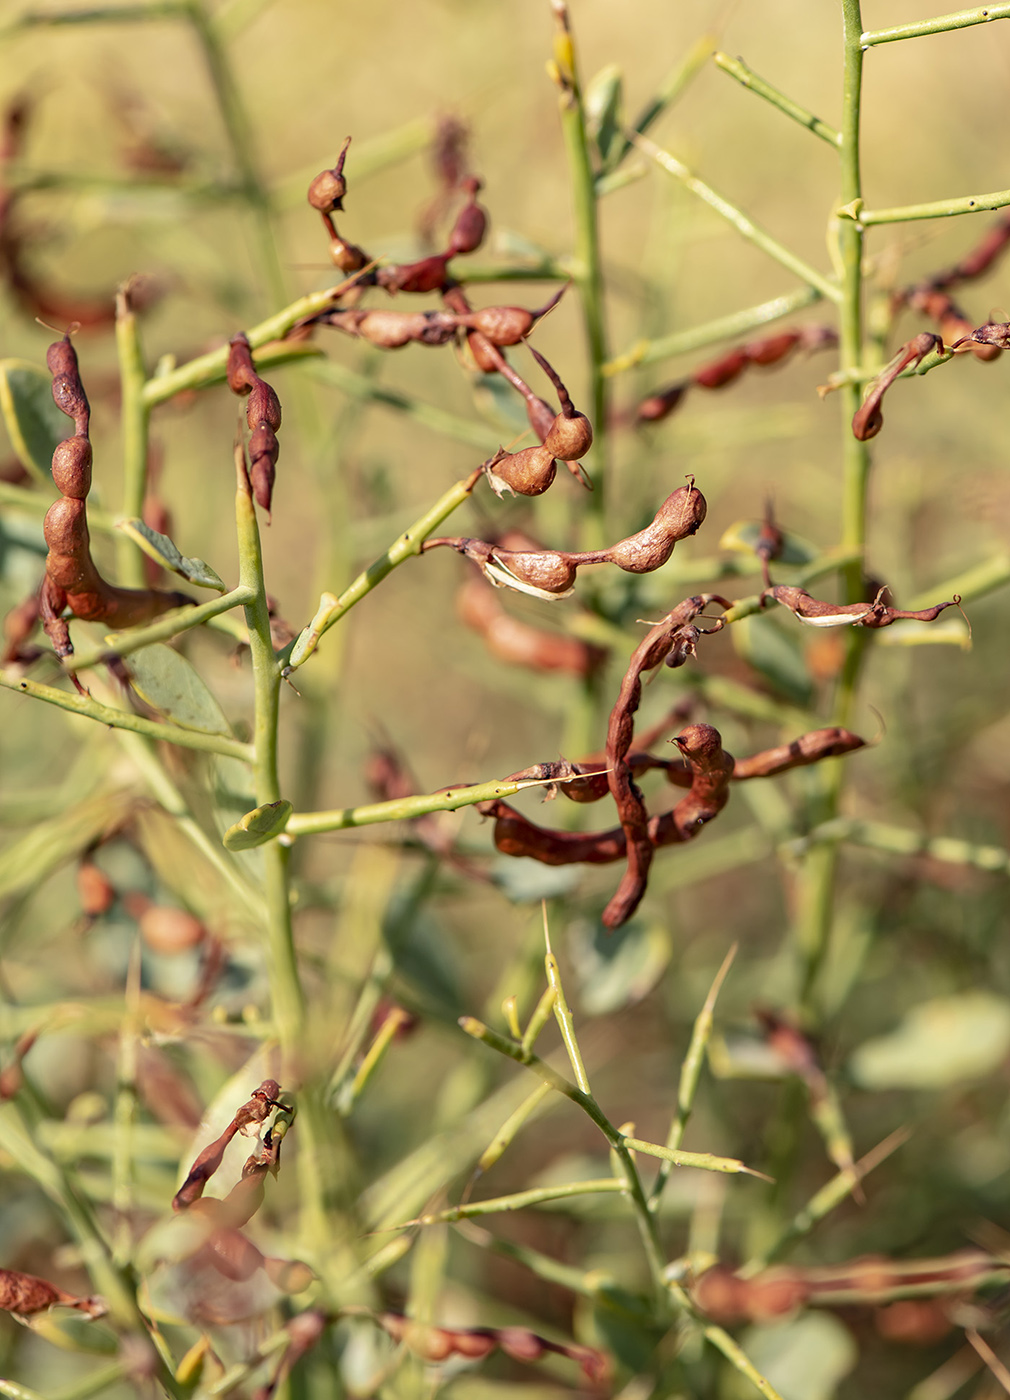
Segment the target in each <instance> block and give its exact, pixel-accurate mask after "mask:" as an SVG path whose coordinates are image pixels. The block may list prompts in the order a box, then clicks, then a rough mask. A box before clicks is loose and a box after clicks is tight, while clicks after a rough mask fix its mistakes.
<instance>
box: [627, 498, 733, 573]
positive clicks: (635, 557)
mask: <svg viewBox="0 0 1010 1400" xmlns="http://www.w3.org/2000/svg"><path fill="white" fill-rule="evenodd" d="M707 512H708V504H707V502H706V500H705V497H704V496H703V495H702V494H701V492H700V491H699V490H698V488H697V487H696V486H694V485H693V484H692V485H690V486H681V487H678V489H677V490H676V491H673V492H672V493H671V494H670V495H669V496H667V498H666V500H665V501H664V502H663V504H662V505H661V506H660V508H659V510H658V511H657V512H656V514H655V517H654V518H653V521H652V524H651V525H647V526H646V528H645V529H644V530H639V531H638V533H637V534H635V535H629V537H628V538H627V539H625V540H619V541H618V543H617V544H615V545H612V546H611V548H610V549H608V550H604V551H603V552H602V553H603V558H604V559H605V560H607V561H608V562H610V563H612V564H616V565H617V566H618V568H620V569H624V570H625V571H626V572H627V573H632V574H647V573H651V572H652V570H653V569H658V568H659V567H660V566H661V565H663V564H665V563H666V561H667V560H668V559H669V557H670V555H671V554H672V553H673V549H674V546H675V545H676V543H677V542H678V540H683V539H687V538H688V536H690V535H693V534H695V532H696V531H697V530H698V529H699V528H700V526H701V525H702V523H703V522H704V519H705V516H706V514H707Z"/></svg>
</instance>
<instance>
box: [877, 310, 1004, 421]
mask: <svg viewBox="0 0 1010 1400" xmlns="http://www.w3.org/2000/svg"><path fill="white" fill-rule="evenodd" d="M990 343H992V342H990ZM931 350H939V351H941V352H942V351H943V341H942V340H941V339H940V337H939V336H938V335H933V334H932V333H931V332H930V331H923V332H922V333H921V334H920V335H917V336H916V337H915V338H914V339H913V340H910V341H908V343H907V344H906V345H903V346H902V347H901V349H900V350H899V351H898V353H897V354H896V355H895V356H894V358H893V359H892V360H891V362H890V364H888V365H887V367H886V368H885V369H884V370H883V372H882V373H881V374H878V375H877V377H876V379H874V380H873V381H872V382H871V383H870V384H868V385H867V386H866V394H865V397H864V399H863V404H862V407H861V408H858V409H857V410H856V412H855V413H854V414H853V416H852V435H853V437H855V438H857V439H858V440H859V441H860V442H867V441H869V439H870V438H873V437H876V436H877V434H878V433H879V432H880V430H881V428H882V427H883V426H884V415H883V412H882V411H881V404H882V402H883V398H884V395H885V394H886V393H887V390H888V389H889V388H890V387H891V385H892V384H893V383H894V381H895V380H896V379H897V378H898V375H899V374H901V373H903V371H904V370H906V369H908V368H909V367H910V366H915V365H918V364H920V363H921V362H922V360H924V359H925V358H926V356H927V355H928V354H929V353H930V351H931Z"/></svg>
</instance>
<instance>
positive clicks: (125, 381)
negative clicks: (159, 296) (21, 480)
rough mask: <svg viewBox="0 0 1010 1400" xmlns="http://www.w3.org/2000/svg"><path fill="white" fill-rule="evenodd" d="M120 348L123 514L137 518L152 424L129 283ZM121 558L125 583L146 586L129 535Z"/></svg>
mask: <svg viewBox="0 0 1010 1400" xmlns="http://www.w3.org/2000/svg"><path fill="white" fill-rule="evenodd" d="M116 350H117V353H118V356H119V392H120V398H121V408H120V417H121V420H122V431H123V515H124V516H126V517H127V519H134V518H135V517H137V516H139V515H140V514H141V513H142V510H143V505H144V496H145V495H146V493H147V458H148V426H149V423H150V416H151V410H150V408H149V407H148V406H147V404H146V403H145V402H144V381H145V379H146V378H147V375H146V371H145V369H144V354H143V350H142V349H141V345H140V330H139V326H138V322H137V313H136V311H135V310H134V308H133V305H132V303H131V298H130V288H129V286H126V287H121V288H120V289H119V291H118V292H117V294H116ZM116 545H117V549H116V554H117V560H118V563H119V575H120V578H121V580H122V582H123V583H124V584H125V585H126V586H127V587H129V588H142V587H143V586H144V582H145V580H144V556H143V554H142V553H141V551H140V550H139V549H138V548H137V546H136V545H135V544H134V543H133V541H132V540H130V539H129V538H128V537H127V536H126V535H122V536H120V537H118V538H117V541H116Z"/></svg>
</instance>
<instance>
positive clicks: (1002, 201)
mask: <svg viewBox="0 0 1010 1400" xmlns="http://www.w3.org/2000/svg"><path fill="white" fill-rule="evenodd" d="M1008 204H1010V190H996V191H995V192H994V193H992V194H966V195H963V196H962V197H961V198H959V199H937V200H934V201H933V202H932V203H931V204H902V205H899V206H898V207H897V208H896V209H863V208H862V207H861V206H859V205H858V204H857V205H854V206H847V207H846V208H844V209H840V210H839V213H840V214H841V215H842V217H843V218H845V219H847V220H849V221H850V222H856V223H858V224H860V225H862V227H863V228H870V227H871V226H872V225H874V224H907V223H911V222H912V221H913V220H915V219H949V218H952V217H953V216H954V215H956V214H984V213H986V212H987V211H989V210H993V209H1005V208H1006V206H1007V205H1008Z"/></svg>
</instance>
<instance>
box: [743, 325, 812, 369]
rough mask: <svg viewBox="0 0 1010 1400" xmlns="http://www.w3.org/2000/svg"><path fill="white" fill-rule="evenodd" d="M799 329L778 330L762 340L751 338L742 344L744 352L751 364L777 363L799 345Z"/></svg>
mask: <svg viewBox="0 0 1010 1400" xmlns="http://www.w3.org/2000/svg"><path fill="white" fill-rule="evenodd" d="M800 339H801V334H800V332H799V331H780V332H779V333H778V335H769V336H766V337H765V338H764V340H752V341H750V342H749V343H748V344H747V345H745V346H744V354H745V355H746V356H747V359H748V360H749V361H750V363H751V364H752V365H777V364H778V362H779V361H780V360H784V359H785V357H786V356H787V355H788V354H789V352H790V351H791V350H794V349H795V348H796V346H797V345H799V343H800Z"/></svg>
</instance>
